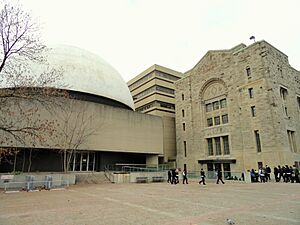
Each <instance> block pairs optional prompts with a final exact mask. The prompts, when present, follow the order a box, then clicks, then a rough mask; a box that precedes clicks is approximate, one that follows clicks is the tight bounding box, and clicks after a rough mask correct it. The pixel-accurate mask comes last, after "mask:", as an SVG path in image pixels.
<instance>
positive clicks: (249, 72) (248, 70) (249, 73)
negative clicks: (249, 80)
mask: <svg viewBox="0 0 300 225" xmlns="http://www.w3.org/2000/svg"><path fill="white" fill-rule="evenodd" d="M246 74H247V76H248V77H250V76H251V69H250V67H247V68H246Z"/></svg>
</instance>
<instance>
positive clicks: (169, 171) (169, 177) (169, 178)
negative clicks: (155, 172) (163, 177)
mask: <svg viewBox="0 0 300 225" xmlns="http://www.w3.org/2000/svg"><path fill="white" fill-rule="evenodd" d="M168 183H172V173H171V170H168Z"/></svg>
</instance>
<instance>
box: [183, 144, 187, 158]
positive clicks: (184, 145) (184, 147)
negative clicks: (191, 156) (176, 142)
mask: <svg viewBox="0 0 300 225" xmlns="http://www.w3.org/2000/svg"><path fill="white" fill-rule="evenodd" d="M183 149H184V157H186V141H184V142H183Z"/></svg>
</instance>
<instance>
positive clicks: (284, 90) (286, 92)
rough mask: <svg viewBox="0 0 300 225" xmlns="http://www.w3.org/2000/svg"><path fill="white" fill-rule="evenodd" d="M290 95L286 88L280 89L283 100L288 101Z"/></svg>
mask: <svg viewBox="0 0 300 225" xmlns="http://www.w3.org/2000/svg"><path fill="white" fill-rule="evenodd" d="M287 95H288V91H287V89H286V88H283V87H280V97H281V99H282V100H284V101H285V100H286V97H287Z"/></svg>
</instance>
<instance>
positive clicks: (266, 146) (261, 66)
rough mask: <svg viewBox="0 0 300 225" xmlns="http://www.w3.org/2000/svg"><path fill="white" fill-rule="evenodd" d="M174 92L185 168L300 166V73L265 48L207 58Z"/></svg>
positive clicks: (213, 54) (264, 44) (254, 46)
mask: <svg viewBox="0 0 300 225" xmlns="http://www.w3.org/2000/svg"><path fill="white" fill-rule="evenodd" d="M175 90H176V92H175V93H176V97H175V98H176V139H177V140H176V141H177V163H178V166H179V167H184V165H185V166H187V167H188V169H189V171H193V170H194V171H199V169H200V168H204V169H205V170H208V171H213V170H215V169H217V168H219V169H221V170H223V171H246V170H249V169H251V168H254V169H257V167H259V166H265V165H269V166H271V167H273V166H277V165H286V164H287V165H294V164H296V165H299V163H300V72H299V71H297V70H295V69H294V68H292V67H291V66H290V64H289V61H288V56H287V55H285V54H284V53H282V52H281V51H280V50H278V49H276V48H275V47H273V46H272V45H270V44H269V43H267V42H266V41H259V42H255V43H254V44H252V45H250V46H246V45H244V44H240V45H237V46H236V47H233V48H231V49H227V50H213V51H208V52H207V53H206V55H205V56H204V57H203V58H202V59H201V60H200V61H199V62H198V63H197V64H196V65H195V66H194V67H193V68H192V69H191V70H189V71H187V72H186V73H185V74H184V77H183V78H182V79H180V80H178V81H177V82H175Z"/></svg>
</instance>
